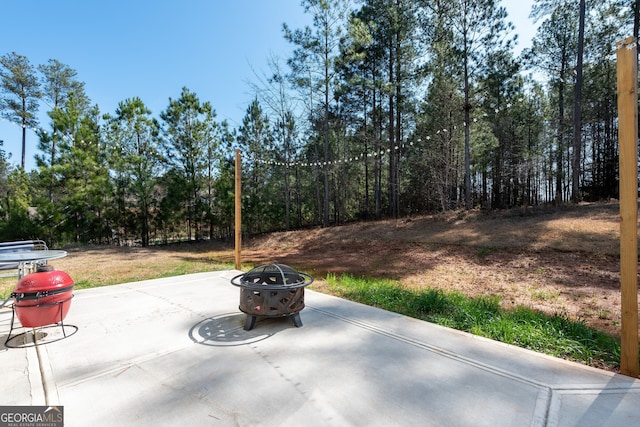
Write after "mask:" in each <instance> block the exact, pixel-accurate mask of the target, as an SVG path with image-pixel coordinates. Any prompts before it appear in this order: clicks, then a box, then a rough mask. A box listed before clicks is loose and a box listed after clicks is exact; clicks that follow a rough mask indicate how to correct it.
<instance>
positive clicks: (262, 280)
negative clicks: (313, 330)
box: [231, 264, 313, 331]
mask: <svg viewBox="0 0 640 427" xmlns="http://www.w3.org/2000/svg"><path fill="white" fill-rule="evenodd" d="M312 282H313V277H311V276H310V275H308V274H306V273H301V272H298V271H296V270H294V269H292V268H291V267H289V266H286V265H283V264H267V265H261V266H259V267H256V268H254V269H252V270H250V271H249V272H247V273H245V274H240V275H238V276H236V277H234V278H233V279H231V284H233V285H235V286H238V287H240V306H239V309H240V311H242V312H243V313H246V314H247V319H246V322H245V326H244V329H245V330H247V331H249V330H251V329H252V328H253V327H254V326H255V322H256V318H257V317H258V316H265V317H284V316H288V317H290V318H291V320H292V321H293V324H294V325H295V326H296V327H300V326H302V321H301V320H300V314H299V313H300V311H301V310H302V309H303V308H304V287H305V286H307V285H310V284H311V283H312Z"/></svg>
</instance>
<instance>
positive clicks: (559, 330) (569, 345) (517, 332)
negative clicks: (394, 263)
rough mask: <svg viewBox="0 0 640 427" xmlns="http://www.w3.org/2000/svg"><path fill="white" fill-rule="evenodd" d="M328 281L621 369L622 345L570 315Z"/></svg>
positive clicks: (489, 334) (493, 335) (344, 292)
mask: <svg viewBox="0 0 640 427" xmlns="http://www.w3.org/2000/svg"><path fill="white" fill-rule="evenodd" d="M326 281H327V285H328V290H329V291H330V292H331V293H332V294H334V295H337V296H340V297H343V298H347V299H349V300H352V301H357V302H360V303H363V304H367V305H371V306H375V307H379V308H382V309H385V310H389V311H393V312H396V313H400V314H404V315H407V316H411V317H415V318H418V319H422V320H426V321H428V322H432V323H435V324H438V325H442V326H446V327H449V328H453V329H458V330H461V331H466V332H470V333H472V334H474V335H479V336H483V337H486V338H490V339H494V340H497V341H502V342H504V343H507V344H513V345H516V346H518V347H522V348H527V349H530V350H534V351H537V352H540V353H545V354H548V355H551V356H555V357H560V358H564V359H569V360H573V361H577V362H581V363H584V364H586V365H590V366H595V367H598V368H605V369H612V370H618V369H619V367H620V344H619V343H618V341H617V340H616V339H615V338H614V337H612V336H610V335H607V334H605V333H603V332H600V331H597V330H595V329H592V328H589V327H587V326H586V325H585V324H584V323H583V322H580V321H576V320H572V319H569V318H568V317H567V316H565V315H560V314H558V315H548V314H544V313H541V312H539V311H535V310H532V309H529V308H525V307H518V308H515V309H505V308H502V307H501V306H500V298H499V297H497V296H488V297H478V298H471V297H467V296H465V295H463V294H461V293H459V292H445V291H442V290H439V289H429V288H427V289H420V290H413V289H408V288H405V287H402V286H401V285H399V284H398V283H397V282H394V281H390V280H376V279H367V278H356V277H353V276H350V275H343V276H340V277H337V276H335V275H328V276H327V279H326Z"/></svg>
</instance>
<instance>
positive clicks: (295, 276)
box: [231, 264, 313, 290]
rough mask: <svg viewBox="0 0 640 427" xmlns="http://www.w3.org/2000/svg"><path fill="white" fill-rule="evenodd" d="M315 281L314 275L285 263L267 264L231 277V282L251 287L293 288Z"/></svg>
mask: <svg viewBox="0 0 640 427" xmlns="http://www.w3.org/2000/svg"><path fill="white" fill-rule="evenodd" d="M311 283H313V277H311V276H310V275H308V274H306V273H302V272H299V271H296V270H294V269H293V268H291V267H289V266H288V265H284V264H265V265H261V266H259V267H255V268H253V269H251V270H249V271H248V272H247V273H244V274H240V275H238V276H236V277H234V278H233V279H231V284H233V285H235V286H242V287H245V288H250V289H269V290H279V289H293V288H301V287H304V286H307V285H310V284H311Z"/></svg>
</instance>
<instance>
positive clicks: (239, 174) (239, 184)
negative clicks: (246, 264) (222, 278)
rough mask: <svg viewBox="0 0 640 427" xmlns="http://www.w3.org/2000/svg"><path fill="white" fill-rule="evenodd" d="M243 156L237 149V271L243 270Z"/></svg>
mask: <svg viewBox="0 0 640 427" xmlns="http://www.w3.org/2000/svg"><path fill="white" fill-rule="evenodd" d="M241 158H242V155H241V154H240V150H239V149H236V174H235V176H236V179H235V181H236V203H235V205H236V212H235V233H236V234H235V235H236V244H235V261H236V270H240V269H242V258H241V250H242V249H241V248H242V194H241V193H242V161H241Z"/></svg>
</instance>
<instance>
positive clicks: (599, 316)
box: [242, 202, 620, 337]
mask: <svg viewBox="0 0 640 427" xmlns="http://www.w3.org/2000/svg"><path fill="white" fill-rule="evenodd" d="M619 258H620V257H619V205H618V203H615V202H610V203H598V204H582V205H580V206H567V207H562V208H538V209H533V208H529V209H527V210H511V211H506V212H497V213H482V212H456V213H447V214H437V215H428V216H420V217H414V218H410V219H401V220H387V221H378V222H361V223H354V224H349V225H343V226H339V227H330V228H314V229H310V230H304V231H294V232H280V233H272V234H269V235H267V236H264V237H261V238H257V239H253V240H252V241H250V242H248V244H246V246H245V248H244V249H243V253H242V259H243V262H249V263H252V264H260V263H267V262H280V263H284V264H289V265H292V266H295V267H296V268H298V269H306V271H308V272H310V273H313V274H316V275H319V276H323V275H324V274H325V273H327V272H331V273H336V274H341V273H349V274H352V275H357V276H360V275H362V276H373V277H381V278H390V279H396V280H399V281H400V282H401V283H402V284H403V285H405V286H408V287H413V288H421V287H432V288H439V289H445V290H454V291H460V292H462V293H464V294H466V295H469V296H478V295H497V296H499V297H500V298H501V304H502V305H503V306H505V307H515V306H519V305H523V306H528V307H532V308H535V309H538V310H541V311H544V312H547V313H550V314H564V315H567V316H569V317H570V318H572V319H579V320H582V321H584V322H585V323H586V324H587V325H589V326H592V327H594V328H597V329H599V330H602V331H604V332H607V333H610V334H612V335H615V336H617V337H619V336H620V272H619ZM316 289H319V290H321V291H322V290H325V291H326V288H325V287H324V286H323V283H322V282H321V281H320V282H319V283H318V284H317V285H316Z"/></svg>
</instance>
